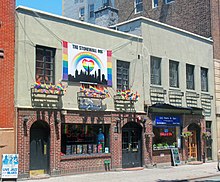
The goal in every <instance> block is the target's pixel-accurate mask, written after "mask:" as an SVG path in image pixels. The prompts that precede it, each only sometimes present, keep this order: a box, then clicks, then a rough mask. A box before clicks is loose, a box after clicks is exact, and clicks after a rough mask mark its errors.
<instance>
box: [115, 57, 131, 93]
mask: <svg viewBox="0 0 220 182" xmlns="http://www.w3.org/2000/svg"><path fill="white" fill-rule="evenodd" d="M126 73H127V74H126ZM119 75H121V76H119ZM126 76H127V78H126ZM129 76H130V62H127V61H121V60H117V90H128V89H129ZM119 80H121V83H119ZM124 82H126V84H123V83H124Z"/></svg>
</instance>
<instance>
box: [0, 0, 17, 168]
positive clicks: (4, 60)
mask: <svg viewBox="0 0 220 182" xmlns="http://www.w3.org/2000/svg"><path fill="white" fill-rule="evenodd" d="M6 6H7V8H5V7H6ZM14 11H15V2H14V1H10V0H8V1H5V2H4V6H1V7H0V17H1V18H0V70H1V81H0V83H1V85H4V86H3V87H2V90H1V93H0V102H1V106H0V118H1V119H0V138H1V140H0V165H1V161H2V160H1V158H2V154H7V153H14V152H15V130H14V126H15V123H14V120H15V110H14V59H15V57H14V52H15V47H14V46H15V15H14Z"/></svg>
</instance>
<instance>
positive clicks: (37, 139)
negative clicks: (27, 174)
mask: <svg viewBox="0 0 220 182" xmlns="http://www.w3.org/2000/svg"><path fill="white" fill-rule="evenodd" d="M49 150H50V128H49V125H48V124H47V123H46V122H43V121H36V122H35V123H34V124H33V125H32V126H31V129H30V170H36V171H38V173H43V174H48V172H49V157H50V153H49ZM39 171H40V172H39Z"/></svg>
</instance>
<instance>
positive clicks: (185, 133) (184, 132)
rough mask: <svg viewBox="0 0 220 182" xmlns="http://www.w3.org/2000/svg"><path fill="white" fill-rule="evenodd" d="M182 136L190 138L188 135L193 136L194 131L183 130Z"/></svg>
mask: <svg viewBox="0 0 220 182" xmlns="http://www.w3.org/2000/svg"><path fill="white" fill-rule="evenodd" d="M181 136H182V137H183V138H188V137H191V136H192V132H191V131H183V132H182V134H181Z"/></svg>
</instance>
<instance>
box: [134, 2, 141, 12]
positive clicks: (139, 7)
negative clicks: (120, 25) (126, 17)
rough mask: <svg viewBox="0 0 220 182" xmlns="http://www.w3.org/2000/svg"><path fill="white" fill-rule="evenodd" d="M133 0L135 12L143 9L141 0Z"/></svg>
mask: <svg viewBox="0 0 220 182" xmlns="http://www.w3.org/2000/svg"><path fill="white" fill-rule="evenodd" d="M134 2H135V3H134V8H135V13H139V12H141V11H143V0H135V1H134Z"/></svg>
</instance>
